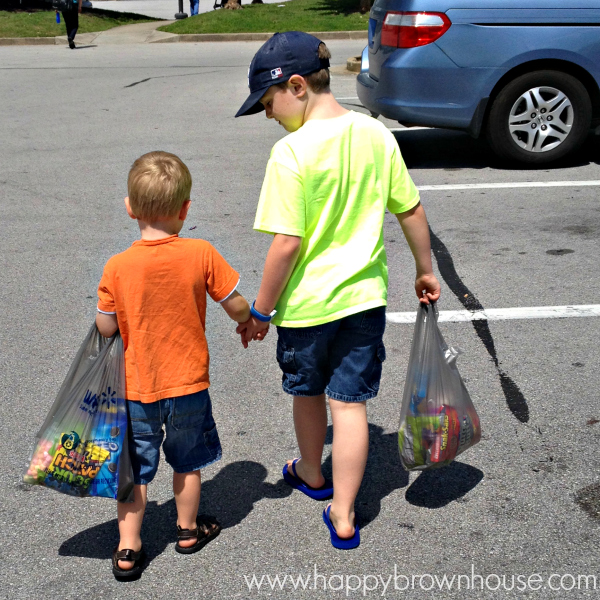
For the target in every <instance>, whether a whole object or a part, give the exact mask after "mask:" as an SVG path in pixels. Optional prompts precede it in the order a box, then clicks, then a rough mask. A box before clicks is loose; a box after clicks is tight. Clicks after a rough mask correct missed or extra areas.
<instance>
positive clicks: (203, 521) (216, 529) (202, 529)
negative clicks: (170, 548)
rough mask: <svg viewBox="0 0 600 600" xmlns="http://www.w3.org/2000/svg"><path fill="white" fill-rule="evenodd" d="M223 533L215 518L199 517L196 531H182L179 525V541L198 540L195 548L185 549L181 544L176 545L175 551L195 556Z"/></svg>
mask: <svg viewBox="0 0 600 600" xmlns="http://www.w3.org/2000/svg"><path fill="white" fill-rule="evenodd" d="M220 533H221V525H220V524H219V522H218V521H217V520H216V519H214V518H213V517H207V516H204V515H202V516H198V518H197V519H196V528H195V529H181V527H179V525H177V539H179V540H191V539H192V538H197V541H196V543H195V544H194V545H193V546H189V547H188V548H184V547H183V546H180V545H179V542H177V543H176V544H175V550H176V551H177V552H179V553H180V554H193V553H194V552H198V550H200V549H201V548H204V546H206V544H208V542H210V541H211V540H214V539H215V538H216V537H217V536H218V535H219V534H220Z"/></svg>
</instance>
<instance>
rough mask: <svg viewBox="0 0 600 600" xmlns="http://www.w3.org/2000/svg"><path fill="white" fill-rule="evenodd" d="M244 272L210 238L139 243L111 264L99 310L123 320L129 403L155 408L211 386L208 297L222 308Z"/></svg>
mask: <svg viewBox="0 0 600 600" xmlns="http://www.w3.org/2000/svg"><path fill="white" fill-rule="evenodd" d="M238 281H239V275H238V273H237V272H236V271H235V270H234V269H233V268H232V267H230V266H229V264H228V263H227V261H226V260H225V259H224V258H223V257H222V256H221V255H220V254H219V253H218V252H217V251H216V250H215V248H214V247H213V246H212V245H211V244H209V243H208V242H206V241H204V240H192V239H185V238H180V237H178V236H177V235H172V236H170V237H167V238H163V239H161V240H153V241H149V240H139V241H137V242H134V243H133V245H132V246H131V247H130V248H128V249H127V250H125V252H121V253H120V254H117V255H115V256H113V257H112V258H111V259H109V261H108V262H107V263H106V266H105V267H104V273H103V274H102V279H101V280H100V285H99V286H98V297H99V302H98V310H100V311H101V312H104V313H112V314H115V313H116V315H117V321H118V323H119V330H120V332H121V336H122V338H123V344H124V346H125V377H126V385H127V389H126V397H127V399H128V400H141V401H142V402H156V401H157V400H161V399H163V398H174V397H177V396H185V395H187V394H193V393H195V392H199V391H201V390H204V389H206V388H208V386H209V385H210V382H209V378H208V364H209V356H208V344H207V342H206V335H205V323H206V294H207V293H208V294H209V295H210V297H211V298H212V299H213V300H214V301H215V302H222V301H223V300H225V299H226V298H227V296H229V294H231V292H233V291H234V290H235V288H236V287H237V284H238Z"/></svg>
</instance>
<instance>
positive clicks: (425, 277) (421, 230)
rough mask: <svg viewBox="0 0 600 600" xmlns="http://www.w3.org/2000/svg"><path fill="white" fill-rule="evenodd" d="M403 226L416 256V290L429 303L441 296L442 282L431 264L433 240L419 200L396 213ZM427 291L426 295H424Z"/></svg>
mask: <svg viewBox="0 0 600 600" xmlns="http://www.w3.org/2000/svg"><path fill="white" fill-rule="evenodd" d="M396 218H397V219H398V223H400V226H401V227H402V231H403V232H404V237H406V241H407V242H408V245H409V246H410V250H411V252H412V254H413V256H414V258H415V266H416V268H417V277H416V279H415V292H416V293H417V297H418V298H419V301H420V302H422V303H424V304H429V300H432V301H433V302H435V301H436V300H437V299H438V298H439V297H440V291H441V288H440V283H439V281H438V280H437V277H436V276H435V275H434V274H433V267H432V265H431V240H430V239H429V225H428V223H427V217H426V216H425V210H424V209H423V206H422V205H421V203H420V202H419V204H417V205H416V206H415V207H413V208H411V209H410V210H407V211H406V212H403V213H398V214H397V215H396ZM423 292H425V295H423Z"/></svg>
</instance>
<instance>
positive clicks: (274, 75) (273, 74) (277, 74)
mask: <svg viewBox="0 0 600 600" xmlns="http://www.w3.org/2000/svg"><path fill="white" fill-rule="evenodd" d="M278 77H283V71H282V70H281V67H277V68H276V69H273V70H272V71H271V79H277V78H278Z"/></svg>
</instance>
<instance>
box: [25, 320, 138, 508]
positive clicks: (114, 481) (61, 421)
mask: <svg viewBox="0 0 600 600" xmlns="http://www.w3.org/2000/svg"><path fill="white" fill-rule="evenodd" d="M23 480H24V481H25V482H26V483H30V484H33V485H42V486H46V487H49V488H53V489H56V490H58V491H59V492H63V493H65V494H69V495H72V496H103V497H106V498H114V499H117V500H121V501H129V500H132V499H133V496H132V493H133V471H132V468H131V460H130V457H129V444H128V436H127V401H126V400H125V360H124V350H123V340H122V339H121V336H120V335H119V333H117V334H115V335H114V336H113V337H112V338H105V337H102V335H100V333H99V332H98V329H97V328H96V324H94V325H93V326H92V328H91V329H90V331H89V333H88V334H87V336H86V338H85V340H84V342H83V344H82V345H81V348H80V349H79V352H78V353H77V356H76V357H75V360H74V361H73V364H72V365H71V368H70V369H69V372H68V373H67V376H66V378H65V381H64V382H63V384H62V386H61V388H60V390H59V392H58V396H57V397H56V400H55V401H54V404H53V405H52V408H51V409H50V412H49V414H48V416H47V417H46V420H45V422H44V424H43V425H42V427H41V429H40V431H39V432H38V434H37V436H36V443H35V446H34V449H33V452H32V455H31V459H30V462H29V468H28V470H27V472H26V474H25V475H24V477H23Z"/></svg>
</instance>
